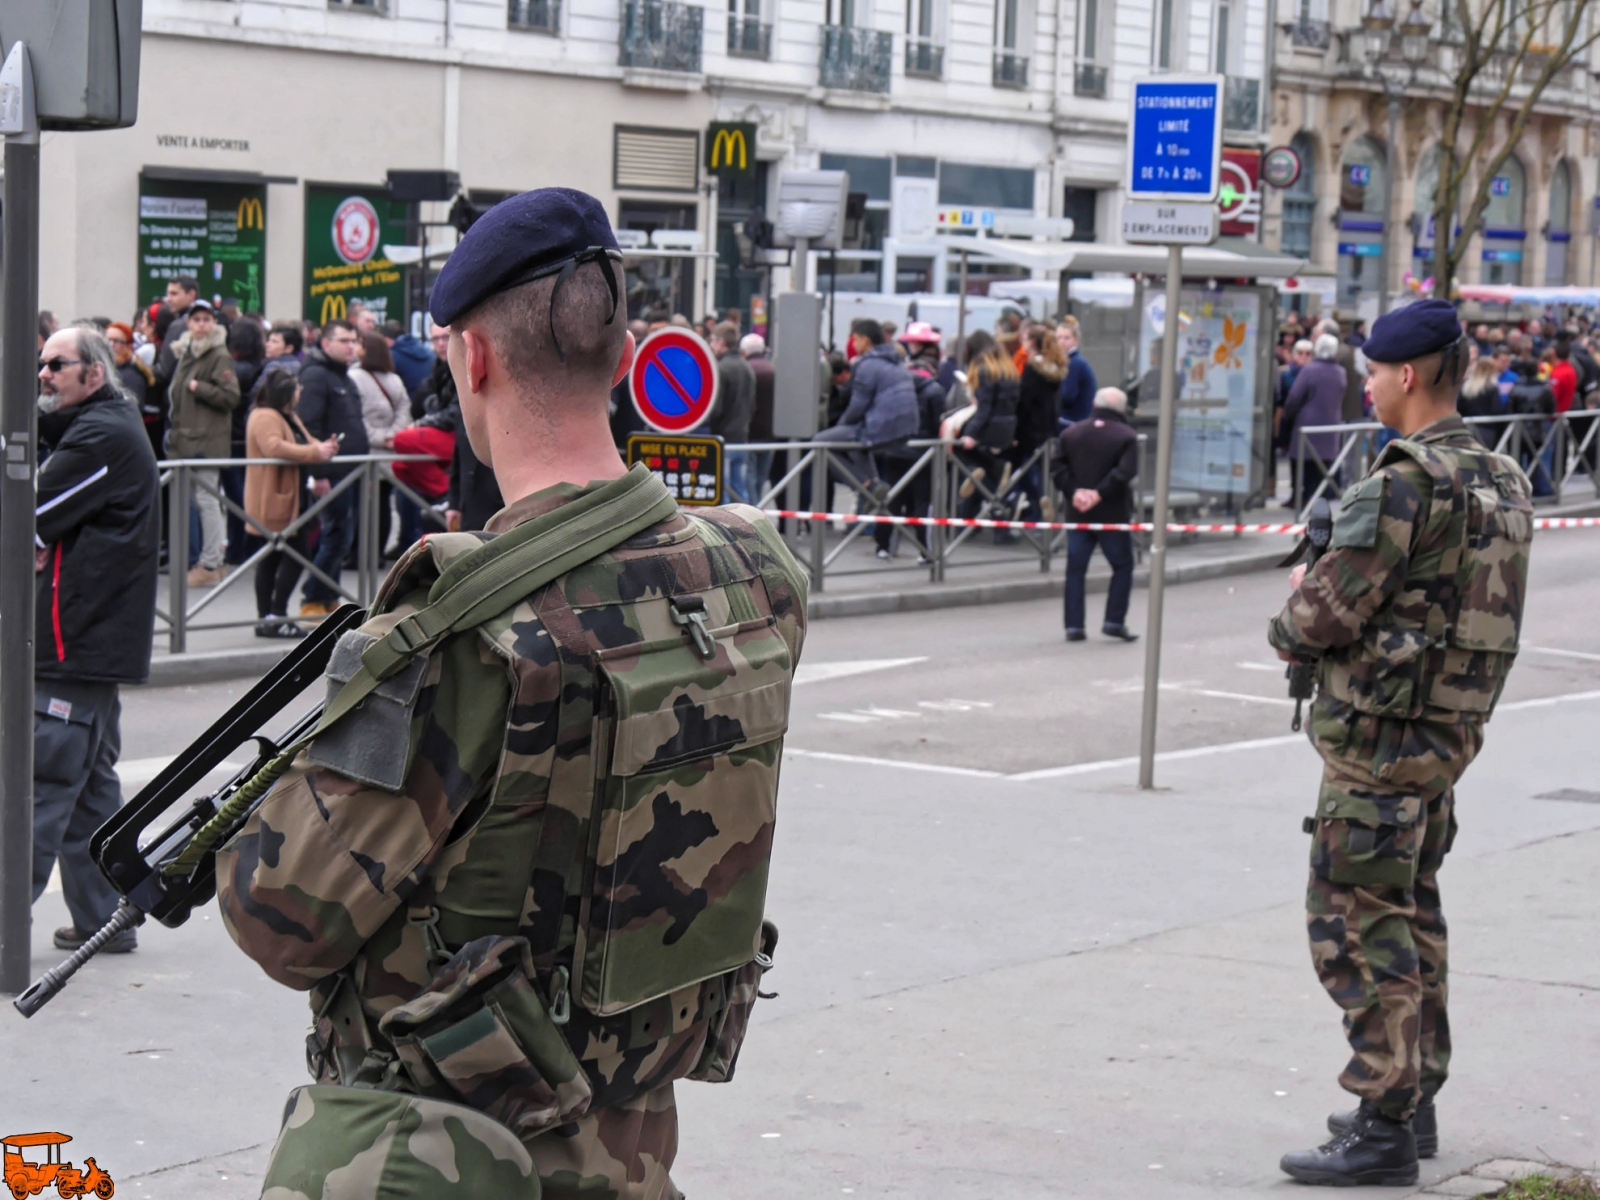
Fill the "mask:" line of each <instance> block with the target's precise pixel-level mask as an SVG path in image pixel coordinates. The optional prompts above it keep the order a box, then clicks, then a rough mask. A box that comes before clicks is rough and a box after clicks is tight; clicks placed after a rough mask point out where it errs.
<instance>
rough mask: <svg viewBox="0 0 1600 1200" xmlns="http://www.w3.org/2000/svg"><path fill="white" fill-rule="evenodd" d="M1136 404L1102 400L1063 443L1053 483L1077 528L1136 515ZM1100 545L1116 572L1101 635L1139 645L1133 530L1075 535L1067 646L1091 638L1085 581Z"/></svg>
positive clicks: (1070, 544) (1111, 395) (1110, 394)
mask: <svg viewBox="0 0 1600 1200" xmlns="http://www.w3.org/2000/svg"><path fill="white" fill-rule="evenodd" d="M1127 413H1128V397H1127V395H1126V394H1125V393H1124V392H1123V391H1122V390H1121V389H1120V388H1101V389H1100V390H1099V391H1098V392H1096V393H1095V397H1094V411H1093V412H1092V413H1090V415H1089V419H1088V420H1086V421H1078V422H1075V423H1074V424H1072V425H1069V426H1068V427H1067V429H1066V431H1065V432H1064V433H1062V435H1061V438H1060V441H1059V443H1058V450H1057V454H1056V460H1055V465H1054V466H1053V467H1052V468H1051V470H1050V479H1051V481H1052V482H1053V483H1054V484H1055V485H1056V487H1057V488H1058V489H1060V490H1061V491H1062V492H1063V493H1065V495H1066V497H1067V504H1068V511H1070V512H1071V513H1072V514H1073V515H1072V516H1071V517H1069V518H1068V519H1069V520H1072V521H1082V522H1085V523H1090V524H1107V525H1124V524H1127V522H1128V521H1129V519H1130V516H1131V514H1132V511H1133V496H1132V493H1131V491H1130V487H1129V485H1130V484H1131V483H1132V482H1133V478H1134V476H1135V475H1137V474H1138V472H1139V435H1138V434H1136V433H1134V431H1133V426H1131V425H1129V424H1128V416H1127ZM1096 545H1098V546H1099V547H1100V549H1101V550H1102V551H1104V552H1105V556H1106V561H1107V562H1109V563H1110V564H1111V590H1110V591H1109V592H1108V593H1107V594H1106V619H1105V622H1104V623H1103V624H1102V625H1101V631H1102V632H1103V633H1104V634H1105V635H1106V636H1107V637H1113V638H1118V639H1120V640H1121V641H1124V642H1131V641H1135V640H1137V637H1138V635H1137V634H1133V633H1129V632H1128V627H1127V625H1126V624H1125V622H1126V620H1127V617H1128V597H1129V596H1130V595H1131V594H1132V592H1133V535H1132V534H1130V533H1128V532H1127V531H1125V530H1120V531H1119V530H1105V531H1099V532H1097V531H1094V530H1089V529H1071V530H1068V531H1067V641H1069V642H1081V641H1083V639H1084V638H1085V637H1086V636H1087V634H1086V633H1085V632H1084V629H1085V614H1084V608H1085V604H1084V580H1085V577H1086V576H1087V575H1088V573H1089V559H1090V558H1092V557H1093V556H1094V548H1095V546H1096Z"/></svg>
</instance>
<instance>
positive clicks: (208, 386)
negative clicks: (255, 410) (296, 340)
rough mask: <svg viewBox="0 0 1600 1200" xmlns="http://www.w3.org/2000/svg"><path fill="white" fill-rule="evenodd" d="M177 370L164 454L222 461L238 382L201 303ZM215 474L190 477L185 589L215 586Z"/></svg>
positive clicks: (223, 340) (222, 339)
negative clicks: (193, 522)
mask: <svg viewBox="0 0 1600 1200" xmlns="http://www.w3.org/2000/svg"><path fill="white" fill-rule="evenodd" d="M174 351H175V353H176V355H177V360H178V365H177V368H176V370H175V371H174V372H173V375H172V388H171V390H170V391H169V392H168V393H167V395H168V399H169V400H170V402H171V405H172V431H171V433H170V434H169V435H168V443H167V451H168V453H169V454H171V455H172V456H173V457H174V458H227V457H228V454H229V452H230V450H231V449H232V429H233V410H234V409H235V408H237V407H238V405H239V377H238V376H237V375H236V374H234V370H233V358H232V357H231V356H230V355H229V354H228V337H227V333H226V332H225V331H224V330H223V328H222V327H221V326H220V325H218V324H217V318H216V314H215V313H213V312H212V311H211V305H210V304H208V303H206V301H204V300H196V301H195V302H194V304H193V305H192V306H191V307H190V309H189V329H188V332H186V333H185V334H184V335H183V336H182V337H181V338H179V339H178V342H177V345H176V346H175V347H174ZM220 475H221V472H220V470H219V469H217V468H215V467H212V468H209V469H202V470H197V471H194V472H193V473H192V474H191V475H190V478H191V479H192V480H193V482H194V506H195V508H197V509H199V510H200V561H199V563H197V564H196V565H195V566H194V567H193V568H192V569H191V570H190V572H189V586H190V587H204V586H208V585H210V584H213V583H221V582H222V577H223V574H224V572H223V569H222V549H223V542H224V539H225V537H226V532H227V527H226V525H225V524H224V522H223V519H222V501H221V499H220V497H221V495H222V487H221V479H220Z"/></svg>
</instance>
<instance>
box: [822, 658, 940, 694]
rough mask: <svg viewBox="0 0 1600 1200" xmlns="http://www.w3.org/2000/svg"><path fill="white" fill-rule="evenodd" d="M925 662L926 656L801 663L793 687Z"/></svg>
mask: <svg viewBox="0 0 1600 1200" xmlns="http://www.w3.org/2000/svg"><path fill="white" fill-rule="evenodd" d="M927 661H928V658H927V655H923V656H922V657H921V658H864V659H859V660H857V661H855V662H832V663H801V664H800V666H799V667H798V668H797V669H796V670H795V673H794V686H795V687H799V686H800V685H801V684H806V683H826V682H827V681H828V680H830V679H844V678H846V677H847V676H850V675H865V674H867V673H868V672H870V671H887V670H889V669H890V668H891V667H909V666H912V665H914V664H916V663H921V662H927Z"/></svg>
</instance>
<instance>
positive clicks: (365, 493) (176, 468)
mask: <svg viewBox="0 0 1600 1200" xmlns="http://www.w3.org/2000/svg"><path fill="white" fill-rule="evenodd" d="M437 461H438V460H437V459H435V458H432V457H431V456H430V455H426V454H362V455H354V454H352V455H340V456H338V457H336V458H333V459H330V460H329V462H328V463H327V464H319V465H327V466H333V467H348V468H350V469H349V471H348V473H347V474H346V475H345V476H344V477H343V478H342V479H337V480H333V481H332V487H331V488H329V490H328V492H327V493H326V494H325V495H322V496H317V497H315V498H314V499H313V500H312V502H311V503H310V504H308V505H306V506H305V507H303V508H302V509H301V511H300V515H299V516H297V517H296V518H295V519H294V522H293V523H292V524H290V525H289V526H288V527H287V528H285V529H283V530H282V531H281V532H278V533H272V532H269V531H268V530H266V529H263V528H262V527H261V525H260V524H259V523H258V522H256V521H255V520H253V519H252V518H251V517H250V514H249V513H247V512H245V510H244V506H243V505H242V504H239V503H236V502H235V501H234V500H233V499H232V498H230V497H229V496H228V494H227V491H226V490H225V489H224V488H222V487H221V486H220V483H221V478H220V475H219V477H218V483H219V486H217V487H212V486H211V484H210V483H209V482H207V481H206V480H204V479H200V478H196V472H210V471H225V470H227V469H228V468H230V467H252V466H293V467H299V468H304V467H305V466H306V464H305V463H295V462H289V461H288V460H286V459H277V458H178V459H171V460H168V461H164V462H161V463H158V464H157V466H158V467H159V469H160V472H161V486H162V488H163V489H164V490H165V492H166V508H167V606H166V608H165V609H163V608H162V607H161V606H160V605H159V604H158V605H157V606H156V622H157V628H156V632H157V633H160V632H161V625H162V624H163V623H165V625H166V632H167V648H168V649H169V650H170V651H171V652H172V653H173V654H182V653H183V652H184V651H185V650H187V649H188V638H189V634H190V633H196V632H200V631H203V630H210V629H237V628H243V627H249V626H253V625H255V624H256V620H255V618H254V617H252V618H250V619H249V620H247V621H244V620H241V621H211V622H207V623H204V624H201V623H197V622H196V620H195V618H196V617H199V616H200V615H201V614H202V613H203V612H205V610H206V609H207V608H209V607H210V606H211V605H212V604H214V603H215V602H216V600H217V597H219V596H221V595H222V594H223V593H224V592H226V591H227V590H228V589H229V588H231V587H233V586H234V585H235V584H237V583H238V582H239V580H240V579H242V578H246V579H253V573H252V572H250V569H251V568H253V567H255V566H257V565H259V564H260V562H261V560H262V559H264V558H266V557H267V556H268V555H269V554H271V553H273V552H274V551H277V550H281V551H283V552H284V553H285V554H288V555H289V556H290V557H291V558H293V559H294V560H295V561H296V562H298V563H300V565H301V566H303V567H305V568H306V570H307V571H308V572H310V574H312V575H315V576H316V577H317V578H318V579H319V580H321V581H322V582H323V583H325V584H327V585H328V586H329V587H331V588H333V589H334V591H335V592H337V593H338V594H339V595H340V596H343V597H344V598H345V599H346V600H350V601H352V602H354V603H356V604H360V605H363V606H365V605H367V604H370V603H371V602H372V598H373V597H374V596H375V595H376V594H377V591H378V585H379V584H380V583H382V582H383V568H382V563H381V555H382V551H383V548H382V547H381V546H380V545H379V544H378V530H379V529H380V527H381V526H380V524H379V504H380V498H381V497H382V495H383V489H382V485H383V484H388V485H389V486H390V487H392V488H393V489H394V490H395V491H397V492H399V493H401V494H403V495H405V496H407V497H409V498H410V499H411V500H413V501H414V502H415V503H416V505H417V507H418V508H419V509H421V510H422V520H423V521H424V522H425V523H427V524H429V525H432V526H434V527H436V528H438V529H441V530H442V529H443V528H444V518H443V517H442V516H441V515H440V514H439V513H437V512H436V511H435V510H434V509H433V507H432V503H431V502H430V501H428V500H426V499H424V498H423V497H422V496H420V495H418V494H417V493H416V492H415V491H413V490H412V489H411V488H410V487H408V486H406V485H405V484H403V483H401V482H400V481H399V480H398V479H396V478H395V476H394V470H393V464H394V463H397V462H437ZM352 488H354V489H356V490H357V495H358V502H357V522H356V537H355V543H354V546H353V550H354V553H355V555H356V590H355V591H354V592H351V591H350V590H349V589H347V588H346V587H345V586H344V583H343V579H342V577H340V578H330V577H329V576H328V575H327V574H325V573H324V572H322V571H320V570H318V569H317V567H316V566H315V565H314V564H313V563H312V561H311V559H309V558H307V557H306V556H305V555H303V554H301V553H300V551H299V550H298V549H296V548H295V546H294V545H293V544H292V543H293V541H294V538H295V535H296V534H298V533H299V532H300V531H301V530H303V529H306V528H308V527H309V526H310V524H311V523H312V522H313V521H316V520H319V519H320V517H321V515H322V512H323V510H324V509H326V508H327V507H328V506H329V505H330V504H331V503H333V501H334V499H335V497H338V496H341V495H343V494H345V493H346V492H348V491H350V490H351V489H352ZM197 490H203V491H206V492H209V493H210V494H212V495H214V496H216V497H217V499H218V500H219V501H220V502H221V504H222V512H223V520H224V521H226V520H227V518H228V515H229V514H230V513H231V514H233V515H234V516H237V517H238V518H239V519H240V520H241V521H243V522H244V524H245V528H246V530H247V531H248V532H249V533H252V534H254V535H255V536H256V537H258V538H261V539H262V544H261V545H260V546H259V547H258V548H257V549H256V550H255V551H254V552H253V553H251V555H250V556H249V557H248V558H246V559H245V560H244V561H243V562H241V563H238V564H237V565H233V566H227V565H225V567H224V569H225V571H226V574H224V576H223V578H222V580H221V582H219V583H216V584H209V585H207V586H206V589H205V594H204V595H203V596H201V597H200V598H199V599H198V600H195V601H194V602H193V603H190V599H189V590H190V589H189V579H188V576H189V544H190V543H189V506H190V502H191V501H192V499H193V498H194V495H195V492H196V491H197ZM247 573H248V574H247ZM286 615H288V616H291V617H292V616H293V615H294V614H293V613H289V614H286Z"/></svg>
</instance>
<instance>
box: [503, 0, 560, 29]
mask: <svg viewBox="0 0 1600 1200" xmlns="http://www.w3.org/2000/svg"><path fill="white" fill-rule="evenodd" d="M506 28H508V29H527V30H531V31H532V32H534V33H559V32H560V31H561V0H507V4H506Z"/></svg>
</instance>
